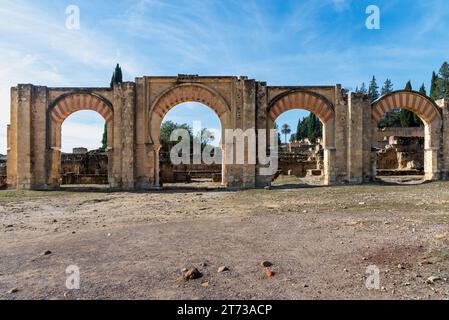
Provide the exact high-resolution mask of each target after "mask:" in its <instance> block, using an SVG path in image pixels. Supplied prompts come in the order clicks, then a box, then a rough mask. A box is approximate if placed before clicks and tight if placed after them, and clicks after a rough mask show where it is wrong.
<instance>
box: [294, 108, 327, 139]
mask: <svg viewBox="0 0 449 320" xmlns="http://www.w3.org/2000/svg"><path fill="white" fill-rule="evenodd" d="M322 136H323V125H322V124H321V121H320V120H319V119H318V117H317V116H316V115H315V114H313V113H310V114H309V115H308V116H307V117H305V118H303V119H302V120H301V119H299V120H298V126H297V129H296V139H297V140H303V139H309V141H310V142H311V143H315V142H316V140H317V139H318V138H321V137H322Z"/></svg>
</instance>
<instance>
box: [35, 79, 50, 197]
mask: <svg viewBox="0 0 449 320" xmlns="http://www.w3.org/2000/svg"><path fill="white" fill-rule="evenodd" d="M32 96H33V103H32V113H31V124H32V127H31V141H32V147H31V157H32V175H33V178H32V188H33V189H47V187H48V186H47V177H48V170H49V165H48V162H49V161H48V160H49V159H48V158H47V155H48V153H47V148H48V143H47V137H48V135H47V122H48V119H47V110H48V107H49V101H48V92H47V88H46V87H33V90H32Z"/></svg>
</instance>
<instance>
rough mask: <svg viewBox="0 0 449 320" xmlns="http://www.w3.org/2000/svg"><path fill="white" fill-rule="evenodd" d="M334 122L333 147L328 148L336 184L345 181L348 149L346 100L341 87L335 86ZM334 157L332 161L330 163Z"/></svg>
mask: <svg viewBox="0 0 449 320" xmlns="http://www.w3.org/2000/svg"><path fill="white" fill-rule="evenodd" d="M334 94H335V103H334V109H335V121H334V129H333V131H334V132H333V146H328V147H327V149H328V156H329V163H330V164H331V163H333V174H330V176H335V181H336V182H343V181H346V180H347V170H348V167H347V158H348V149H347V145H346V141H347V139H348V137H347V135H348V134H347V130H348V126H347V118H348V100H347V99H348V98H347V95H344V94H343V93H342V90H341V85H336V86H335V93H334ZM332 155H333V156H334V161H333V162H330V161H331V159H332Z"/></svg>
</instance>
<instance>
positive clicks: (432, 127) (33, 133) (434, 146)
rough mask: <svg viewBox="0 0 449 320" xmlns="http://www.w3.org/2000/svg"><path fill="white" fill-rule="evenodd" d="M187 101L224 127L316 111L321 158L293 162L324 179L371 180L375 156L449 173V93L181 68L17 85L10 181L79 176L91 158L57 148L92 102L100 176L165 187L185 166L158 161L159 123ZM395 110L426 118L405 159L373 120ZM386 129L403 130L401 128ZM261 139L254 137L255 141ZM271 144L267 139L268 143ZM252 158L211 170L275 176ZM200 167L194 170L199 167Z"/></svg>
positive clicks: (237, 185) (234, 178) (262, 178)
mask: <svg viewBox="0 0 449 320" xmlns="http://www.w3.org/2000/svg"><path fill="white" fill-rule="evenodd" d="M189 101H192V102H200V103H202V104H204V105H206V106H208V107H209V108H211V109H212V110H213V111H214V112H215V113H216V114H217V116H218V117H219V119H220V123H221V128H222V131H223V132H224V131H225V130H226V129H234V130H236V129H241V130H243V131H246V130H248V129H256V130H257V129H272V128H273V126H274V121H275V120H276V119H277V117H279V116H280V115H281V114H282V113H284V112H286V111H288V110H292V109H305V110H308V111H310V112H312V113H314V114H315V115H316V116H317V117H318V118H319V120H320V121H321V122H322V124H323V140H322V145H321V147H319V149H318V150H316V151H317V152H315V156H314V157H315V158H311V160H312V161H311V162H312V163H311V164H310V165H311V166H310V167H308V166H304V168H303V169H291V170H299V171H301V170H302V171H301V172H298V175H303V174H305V173H306V172H307V170H312V171H313V170H316V171H317V172H318V173H317V174H322V176H323V180H324V183H325V184H327V185H330V184H340V183H363V182H368V181H372V180H373V179H374V178H375V177H376V174H377V171H378V170H377V169H378V168H377V167H378V166H379V165H380V166H384V165H386V166H391V165H392V163H394V165H398V166H399V167H401V168H404V169H406V168H408V169H417V170H421V171H422V173H423V174H424V177H425V179H426V180H442V179H448V178H449V106H448V102H447V101H444V100H440V101H437V102H434V101H432V100H431V99H429V98H428V97H426V96H424V95H422V94H420V93H418V92H413V91H396V92H393V93H390V94H388V95H385V96H383V97H381V98H379V99H378V100H377V101H375V102H374V103H371V102H370V101H369V99H368V97H367V96H366V95H364V94H359V93H346V92H345V91H344V90H342V87H341V85H338V84H337V85H333V86H269V85H267V83H265V82H260V81H256V80H253V79H249V78H247V77H244V76H241V77H234V76H223V77H222V76H218V77H212V76H205V77H203V76H197V75H178V76H177V77H153V76H151V77H139V78H136V79H135V81H134V82H124V83H121V84H116V85H114V86H113V87H112V88H109V87H105V88H51V87H45V86H35V85H32V84H19V85H18V86H16V87H14V88H12V89H11V120H10V125H8V138H7V139H8V141H7V145H8V149H7V179H6V183H7V186H8V188H13V189H14V188H15V189H54V188H58V187H59V186H60V185H61V184H62V183H63V182H65V183H67V181H68V180H69V179H72V178H73V179H75V180H74V182H77V181H76V174H77V173H78V174H80V172H79V170H80V169H81V170H82V168H83V166H84V167H86V166H89V164H85V163H84V164H83V165H79V166H78V167H77V166H73V170H71V169H70V170H69V169H67V170H66V171H64V170H63V168H62V164H64V166H65V167H67V163H70V161H72V162H73V163H75V162H77V160H76V157H75V158H73V159H72V158H67V157H65V156H64V155H63V154H62V152H61V125H62V123H63V122H64V120H65V119H66V118H67V117H68V116H69V115H71V114H72V113H74V112H77V111H80V110H93V111H96V112H98V113H99V114H101V115H102V116H103V118H104V119H105V122H106V124H107V138H108V141H107V149H106V150H104V155H103V157H106V158H107V161H106V163H107V165H106V166H107V170H105V166H104V165H103V166H100V167H99V168H93V169H92V168H91V169H92V170H94V174H95V172H97V174H98V175H99V176H101V175H103V179H104V180H103V182H105V183H108V184H109V186H110V187H111V188H113V189H117V190H151V189H154V188H159V187H160V185H161V177H165V178H167V177H168V178H170V179H173V180H176V179H177V178H176V177H175V176H176V172H175V171H182V170H178V169H170V168H168V169H167V170H165V169H164V168H161V162H160V159H159V157H160V154H159V150H160V147H161V142H160V128H161V123H162V121H163V118H164V116H165V114H166V113H167V112H168V111H169V110H170V109H171V108H173V107H174V106H176V105H178V104H181V103H184V102H189ZM395 109H407V110H409V111H412V112H414V113H415V114H416V115H418V116H419V117H420V118H421V120H422V121H423V123H424V128H423V129H422V132H420V133H419V134H418V137H416V138H418V139H414V138H410V139H414V140H415V142H414V143H416V148H417V150H418V149H419V147H420V146H421V147H422V150H423V152H422V157H421V158H419V159H418V158H417V159H408V158H407V155H406V154H405V153H406V152H402V153H403V154H401V159H399V160H398V157H397V155H396V160H395V159H394V157H395V155H392V154H391V152H390V153H388V152H389V151H388V150H386V149H385V148H386V146H387V145H392V146H393V147H389V148H390V149H392V148H394V149H395V150H401V149H400V148H401V144H403V143H405V142H406V141H405V140H401V139H404V138H400V139H399V138H398V139H396V140H391V141H388V143H386V142H384V141H383V139H380V138H379V134H381V133H379V131H378V127H377V123H378V122H379V120H380V119H381V117H382V116H383V115H384V114H385V113H387V112H389V111H391V110H395ZM256 132H258V131H256ZM259 134H260V133H258V135H259ZM386 136H389V137H394V136H399V137H401V135H400V134H396V135H395V134H386V135H385V137H386ZM260 138H261V137H260V136H256V140H259V139H260ZM267 141H269V139H267ZM404 141H405V142H404ZM249 143H250V140H245V142H244V144H245V146H244V148H245V150H247V149H249V145H248V144H249ZM235 148H236V146H235V144H234V143H224V142H223V143H222V144H221V149H222V152H223V154H227V153H226V151H227V150H228V151H229V150H230V149H233V150H234V149H235ZM269 150H270V149H269V147H267V152H269ZM382 152H384V154H383V153H382ZM379 155H380V157H381V158H380V160H379V159H378V158H379ZM382 157H384V158H382ZM61 158H62V160H63V161H62V162H61ZM247 160H248V159H246V158H245V163H243V164H232V163H233V162H232V161H223V164H222V165H219V166H216V167H212V168H211V169H210V172H208V173H207V174H209V175H214V177H215V179H219V178H217V177H220V179H222V180H221V181H222V184H223V186H225V187H227V188H229V189H245V188H257V187H264V186H267V185H269V184H270V183H271V180H272V178H273V177H272V176H266V175H262V174H261V172H260V169H261V168H262V167H263V165H262V164H260V163H255V164H252V163H249V162H246V161H247ZM309 160H310V159H309ZM83 161H84V160H83ZM288 161H291V159H290V158H289V159H287V158H283V157H282V154H280V165H285V164H286V163H288ZM394 161H396V162H397V163H396V162H394ZM398 161H399V162H398ZM78 162H79V161H78ZM162 163H163V162H162ZM317 164H318V165H317ZM287 167H288V166H287ZM96 169H98V170H97V171H95V170H96ZM203 169H204V168H193V169H189V170H190V171H192V172H193V171H195V173H197V174H201V171H205V170H203ZM379 169H380V170H381V169H382V168H379ZM77 170H78V171H77ZM161 170H162V171H161ZM170 170H172V171H173V172H170ZM287 170H289V169H287ZM184 171H185V170H184ZM206 171H207V170H206ZM105 172H107V175H106V173H105ZM67 173H72V174H73V175H74V177H70V175H69V176H67ZM312 174H313V172H312ZM105 175H106V176H105ZM63 176H65V178H64V177H63ZM97 178H98V179H102V178H101V177H97ZM168 178H167V179H168ZM63 179H66V180H65V181H63ZM72 182H73V181H72ZM80 182H83V181H80Z"/></svg>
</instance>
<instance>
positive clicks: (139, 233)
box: [0, 179, 449, 299]
mask: <svg viewBox="0 0 449 320" xmlns="http://www.w3.org/2000/svg"><path fill="white" fill-rule="evenodd" d="M448 245H449V182H436V183H426V184H420V185H416V184H409V185H390V184H386V183H384V184H380V183H377V184H369V185H362V186H335V187H312V186H305V185H295V184H294V183H293V182H292V181H289V180H288V179H286V180H285V181H282V180H281V182H280V183H279V184H278V185H277V186H275V187H274V188H273V189H272V190H248V191H240V192H228V191H224V190H199V189H198V190H192V189H191V190H187V189H179V188H176V187H175V186H174V187H173V188H169V190H166V191H164V192H156V191H154V192H146V193H143V192H142V193H125V192H117V193H113V192H108V191H107V190H106V189H98V190H96V191H91V192H83V191H80V190H77V189H74V190H65V191H57V192H14V191H0V299H122V298H123V299H448V298H449V283H448V280H447V279H448V278H449V246H448ZM46 251H51V253H49V252H46ZM45 252H46V253H47V254H45ZM265 260H267V261H270V262H271V263H273V266H272V267H271V269H270V270H272V271H274V276H272V277H267V276H266V269H265V268H263V267H262V266H260V263H261V262H262V261H265ZM70 265H76V266H77V267H79V270H80V289H79V290H68V289H67V288H66V285H65V284H66V278H67V274H66V273H65V271H66V268H67V267H68V266H70ZM370 265H374V266H377V267H378V268H379V270H380V290H368V289H367V288H366V285H365V283H366V277H367V276H369V274H367V273H366V272H367V267H368V266H370ZM192 266H194V267H196V268H198V270H199V271H200V272H201V273H202V274H203V276H202V277H201V278H199V279H195V280H191V281H183V280H182V279H180V277H181V269H183V268H191V267H192ZM220 266H226V267H228V268H229V271H225V272H221V273H218V272H217V270H218V268H219V267H220ZM432 277H433V278H432ZM429 278H430V279H429ZM431 282H433V283H431ZM13 289H15V290H13Z"/></svg>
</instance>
